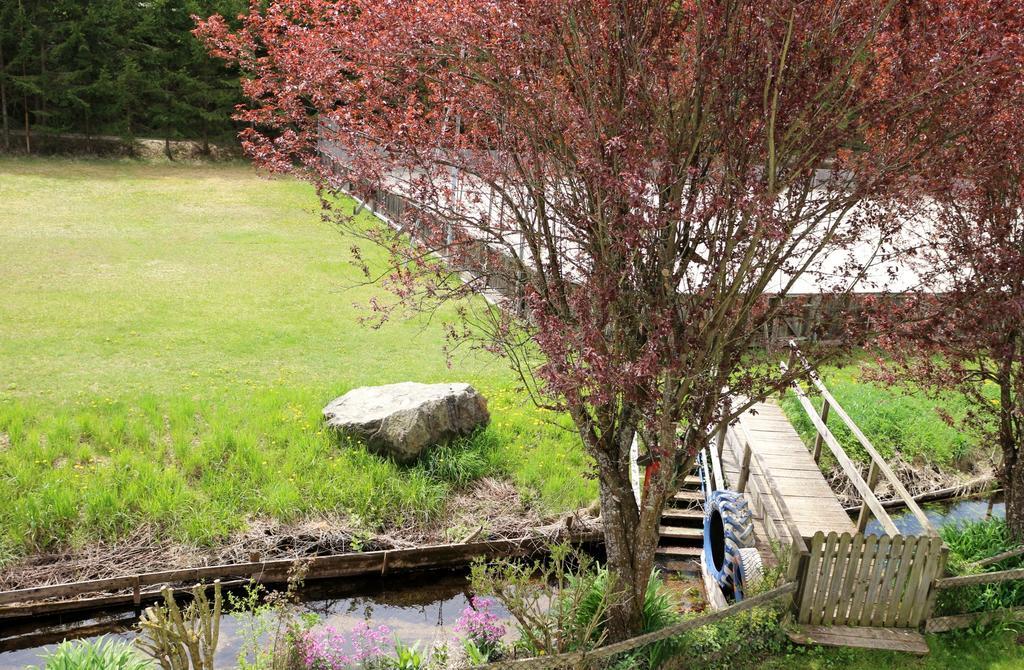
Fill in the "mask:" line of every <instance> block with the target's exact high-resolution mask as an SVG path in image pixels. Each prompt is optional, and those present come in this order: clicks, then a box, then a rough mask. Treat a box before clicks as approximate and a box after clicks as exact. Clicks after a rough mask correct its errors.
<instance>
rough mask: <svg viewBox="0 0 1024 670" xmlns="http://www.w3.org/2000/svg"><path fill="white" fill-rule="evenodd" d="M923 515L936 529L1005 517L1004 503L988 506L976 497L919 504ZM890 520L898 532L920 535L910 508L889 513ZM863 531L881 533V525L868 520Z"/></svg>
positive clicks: (999, 502) (873, 520)
mask: <svg viewBox="0 0 1024 670" xmlns="http://www.w3.org/2000/svg"><path fill="white" fill-rule="evenodd" d="M921 509H922V510H923V511H924V514H925V516H927V517H928V520H929V521H930V522H931V524H932V525H933V526H935V528H936V529H938V528H942V527H943V526H949V525H957V524H961V523H967V522H969V521H982V520H984V519H986V518H988V517H989V516H990V515H991V516H993V517H996V518H999V519H1003V518H1006V505H1005V503H1003V502H1001V501H998V500H997V501H996V502H994V503H993V504H992V505H991V508H990V507H989V501H988V500H985V499H978V498H961V499H959V500H953V501H949V502H934V503H925V504H923V505H921ZM891 516H892V521H893V523H894V524H896V527H897V528H898V529H899V530H900V532H902V533H905V534H907V535H920V534H921V533H922V530H923V529H922V528H921V524H920V523H919V522H918V521H917V519H916V518H915V517H914V515H913V514H911V513H910V510H907V509H902V510H900V511H898V512H893V513H892V514H891ZM865 532H866V533H868V534H869V535H881V534H882V525H881V524H880V523H878V521H877V520H876V519H872V520H871V521H869V522H868V525H867V528H866V529H865Z"/></svg>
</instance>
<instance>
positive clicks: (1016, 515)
mask: <svg viewBox="0 0 1024 670" xmlns="http://www.w3.org/2000/svg"><path fill="white" fill-rule="evenodd" d="M1005 372H1006V374H1005V376H1004V380H1005V383H1002V384H1000V406H1001V412H1000V420H999V445H1000V447H1002V451H1003V467H1002V473H1001V477H1000V479H1001V480H1002V481H1001V482H1000V483H1001V484H1002V486H1003V496H1004V499H1005V500H1006V527H1007V528H1008V529H1009V531H1010V534H1011V535H1013V537H1014V539H1015V540H1017V541H1018V542H1024V459H1022V458H1021V446H1022V445H1021V444H1020V442H1021V437H1022V436H1021V435H1020V434H1019V433H1018V432H1017V431H1015V430H1014V420H1013V409H1014V407H1013V389H1012V388H1011V383H1010V381H1009V380H1010V375H1009V374H1008V373H1009V370H1008V369H1007V370H1005Z"/></svg>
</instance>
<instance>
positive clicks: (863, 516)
mask: <svg viewBox="0 0 1024 670" xmlns="http://www.w3.org/2000/svg"><path fill="white" fill-rule="evenodd" d="M819 437H820V436H819ZM880 474H881V473H879V471H878V463H876V462H875V461H871V467H870V468H868V488H869V489H871V492H872V493H874V492H875V487H876V486H878V477H879V476H880ZM869 518H870V515H869V514H868V506H867V501H866V500H865V501H864V502H862V503H861V504H860V513H859V514H858V515H857V532H858V533H863V532H864V529H865V528H867V526H868V519H869Z"/></svg>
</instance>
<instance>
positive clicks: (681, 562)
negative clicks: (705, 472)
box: [654, 475, 704, 573]
mask: <svg viewBox="0 0 1024 670" xmlns="http://www.w3.org/2000/svg"><path fill="white" fill-rule="evenodd" d="M658 531H659V533H660V535H661V539H660V541H659V542H658V548H657V549H656V550H655V552H654V556H655V560H656V561H657V562H658V564H659V565H661V566H662V567H663V568H664V569H666V570H671V571H673V572H690V573H698V572H700V563H699V561H700V552H701V549H703V547H704V493H703V492H702V491H701V487H700V477H698V476H696V475H690V476H689V477H686V478H685V479H684V480H683V483H682V486H681V487H680V489H679V491H677V492H676V494H675V495H674V496H672V498H671V499H670V500H669V503H668V505H666V506H665V510H664V511H663V512H662V514H661V526H660V527H659V529H658Z"/></svg>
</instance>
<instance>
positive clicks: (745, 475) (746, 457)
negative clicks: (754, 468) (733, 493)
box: [736, 442, 750, 493]
mask: <svg viewBox="0 0 1024 670" xmlns="http://www.w3.org/2000/svg"><path fill="white" fill-rule="evenodd" d="M749 478H750V442H744V444H743V465H742V466H740V480H739V481H738V482H736V490H737V491H739V492H740V493H743V492H744V491H746V490H747V480H748V479H749Z"/></svg>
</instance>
